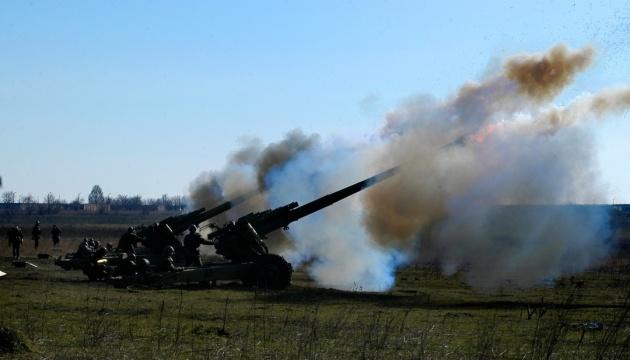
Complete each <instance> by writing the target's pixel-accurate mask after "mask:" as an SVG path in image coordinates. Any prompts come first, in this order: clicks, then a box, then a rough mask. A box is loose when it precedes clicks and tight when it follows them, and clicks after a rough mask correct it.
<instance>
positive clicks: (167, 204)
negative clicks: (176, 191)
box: [0, 185, 188, 215]
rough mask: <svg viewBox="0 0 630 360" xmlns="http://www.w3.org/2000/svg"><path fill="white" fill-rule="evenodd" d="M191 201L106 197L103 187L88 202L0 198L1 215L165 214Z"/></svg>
mask: <svg viewBox="0 0 630 360" xmlns="http://www.w3.org/2000/svg"><path fill="white" fill-rule="evenodd" d="M187 202H188V200H187V198H185V197H184V196H179V195H177V196H168V195H162V196H161V197H159V198H146V199H143V198H142V197H141V196H140V195H134V196H129V195H122V194H120V195H117V196H115V197H112V196H110V195H107V196H105V195H103V191H102V189H101V187H100V186H99V185H94V187H93V188H92V191H90V194H89V195H88V201H87V202H86V201H85V199H83V198H82V197H81V196H80V195H78V196H77V197H76V198H75V199H73V200H71V201H67V200H65V199H62V198H61V197H59V196H55V195H54V194H53V193H48V194H47V195H46V196H45V197H44V200H43V201H38V199H35V197H34V196H33V195H31V194H28V195H20V196H18V194H17V193H16V192H14V191H5V192H3V193H2V196H1V197H0V214H5V215H12V214H29V215H30V214H56V213H60V212H88V213H109V212H121V211H130V212H142V213H149V212H162V211H168V212H172V211H181V210H183V209H184V208H186V204H187Z"/></svg>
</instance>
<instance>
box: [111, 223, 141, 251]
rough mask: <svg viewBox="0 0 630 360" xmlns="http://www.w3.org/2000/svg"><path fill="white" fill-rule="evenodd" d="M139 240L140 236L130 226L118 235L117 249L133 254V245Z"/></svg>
mask: <svg viewBox="0 0 630 360" xmlns="http://www.w3.org/2000/svg"><path fill="white" fill-rule="evenodd" d="M141 241H142V238H141V237H140V236H138V235H136V232H135V229H134V228H133V226H130V227H129V229H127V232H126V233H124V234H123V236H121V237H120V241H118V247H117V250H118V251H122V252H126V253H127V254H135V253H136V251H135V247H136V246H137V245H138V243H139V242H141Z"/></svg>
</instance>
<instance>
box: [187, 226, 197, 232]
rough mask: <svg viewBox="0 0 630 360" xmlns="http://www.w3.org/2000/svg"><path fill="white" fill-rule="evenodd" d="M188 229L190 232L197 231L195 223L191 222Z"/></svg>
mask: <svg viewBox="0 0 630 360" xmlns="http://www.w3.org/2000/svg"><path fill="white" fill-rule="evenodd" d="M188 231H190V232H191V233H194V232H197V226H196V225H195V224H192V225H190V226H189V227H188Z"/></svg>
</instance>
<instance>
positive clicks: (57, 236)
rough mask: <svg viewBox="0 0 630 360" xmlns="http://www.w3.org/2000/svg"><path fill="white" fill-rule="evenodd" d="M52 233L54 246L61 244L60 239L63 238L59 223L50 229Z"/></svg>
mask: <svg viewBox="0 0 630 360" xmlns="http://www.w3.org/2000/svg"><path fill="white" fill-rule="evenodd" d="M50 235H51V236H52V241H53V246H55V247H56V246H59V241H60V240H61V229H59V228H58V227H57V225H53V227H52V230H50Z"/></svg>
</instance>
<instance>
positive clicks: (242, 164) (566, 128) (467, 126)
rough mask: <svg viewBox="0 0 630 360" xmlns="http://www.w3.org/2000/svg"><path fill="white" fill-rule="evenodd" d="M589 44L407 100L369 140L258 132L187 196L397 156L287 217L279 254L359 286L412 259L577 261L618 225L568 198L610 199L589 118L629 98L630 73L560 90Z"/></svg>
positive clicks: (593, 259)
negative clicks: (566, 94) (267, 137)
mask: <svg viewBox="0 0 630 360" xmlns="http://www.w3.org/2000/svg"><path fill="white" fill-rule="evenodd" d="M593 57H594V51H593V49H591V48H589V47H587V48H584V49H582V50H577V51H572V50H569V49H568V48H567V47H565V46H563V45H558V46H556V47H554V48H552V49H550V50H549V51H548V52H547V53H545V54H537V55H519V56H516V57H513V58H511V59H508V60H507V61H505V63H504V66H503V68H502V70H501V71H499V72H498V73H495V74H490V75H488V76H487V77H486V78H484V79H483V80H482V81H479V82H476V83H468V84H465V85H463V86H462V87H461V88H460V89H459V90H458V91H457V92H456V93H455V94H454V95H453V96H452V97H449V98H447V99H445V100H436V99H433V98H431V97H429V96H420V97H417V98H415V99H413V100H410V101H407V102H405V103H403V104H401V105H400V106H399V107H398V108H396V109H395V110H394V111H392V112H391V113H390V114H388V116H387V118H386V119H385V124H384V126H383V128H382V129H381V130H380V137H372V138H371V139H372V140H370V141H368V142H364V143H359V144H357V143H349V142H346V141H343V140H339V139H333V140H332V141H326V142H322V141H320V140H319V138H318V137H316V136H315V137H314V136H311V137H308V136H305V135H304V134H302V133H300V132H297V131H294V132H292V133H289V134H288V135H287V137H286V139H284V140H283V141H281V142H279V143H276V144H271V145H268V146H264V145H263V144H262V143H260V142H259V141H253V142H251V143H248V144H246V145H245V146H244V147H243V148H242V149H240V150H239V151H237V152H236V153H234V154H233V155H232V157H231V158H230V161H229V163H228V165H227V167H226V169H224V170H223V171H220V172H215V173H209V174H205V175H203V176H201V177H200V178H199V179H197V181H196V182H195V183H194V184H193V185H192V186H191V193H192V198H193V199H194V200H195V201H196V203H197V204H205V203H204V201H211V202H212V201H217V200H215V199H226V198H229V197H230V196H236V195H240V194H242V193H244V192H247V191H250V190H252V189H258V190H260V191H263V193H262V194H261V195H260V196H257V197H256V201H251V202H249V203H248V205H247V206H246V207H245V208H246V209H248V210H249V209H251V210H256V211H257V210H262V209H265V208H272V207H276V206H281V205H285V204H287V203H289V202H292V201H299V202H300V203H305V202H308V201H311V200H313V199H315V198H318V197H320V196H322V195H325V194H327V193H330V192H332V191H335V190H338V189H340V188H342V187H345V186H347V185H350V184H352V183H354V182H356V181H359V180H362V179H363V178H365V177H367V176H370V175H373V174H375V173H377V172H380V171H382V170H384V169H387V168H390V167H392V166H396V165H400V170H399V172H398V174H397V175H396V176H394V177H392V178H390V179H387V180H386V181H383V182H382V183H379V184H377V185H376V186H374V187H372V188H370V189H367V190H366V191H364V192H362V193H361V194H360V195H359V196H353V197H350V198H348V199H345V200H343V201H340V202H339V203H337V204H334V205H332V206H330V207H329V208H326V209H324V210H323V211H320V212H317V213H315V214H313V215H311V216H308V217H306V218H305V219H302V220H299V221H298V222H297V223H295V224H292V226H291V229H290V230H289V231H288V232H286V233H285V234H288V235H289V236H290V240H291V244H292V246H291V247H290V248H285V250H284V251H283V255H284V256H286V257H287V258H288V259H289V260H290V261H291V262H292V263H293V265H294V266H297V265H299V264H301V263H303V262H306V263H307V264H308V271H309V273H310V275H311V276H312V277H313V278H314V279H315V280H316V281H317V282H318V283H319V284H321V285H324V286H331V287H335V288H340V289H355V290H385V289H388V288H390V287H391V286H393V283H394V273H395V270H396V269H397V267H399V266H401V265H403V264H404V263H406V262H409V261H419V262H425V261H426V262H432V263H438V264H440V266H441V267H442V269H443V271H444V272H446V273H453V272H456V271H460V270H461V271H464V274H465V276H466V278H467V280H468V281H469V282H470V283H471V284H473V285H476V286H480V287H494V286H498V285H501V284H504V283H505V282H510V283H514V284H517V285H530V284H533V283H536V282H538V281H541V280H542V279H545V278H553V277H556V276H560V275H564V274H570V273H574V272H577V271H581V270H583V269H585V268H587V267H589V266H592V265H594V264H597V263H598V262H599V261H601V260H602V259H604V258H605V257H606V255H607V254H608V251H609V247H608V243H607V239H608V236H609V230H610V229H609V222H608V220H609V219H608V213H607V211H606V208H605V207H603V206H599V207H597V206H580V205H571V206H559V205H569V204H597V203H603V202H605V200H606V187H605V184H603V182H602V179H600V177H599V175H598V174H599V171H598V167H597V162H596V156H595V155H596V152H595V150H596V149H595V147H594V141H593V136H592V134H591V133H590V131H589V128H588V127H585V126H582V124H583V123H585V122H586V121H588V120H591V119H605V118H606V117H607V116H610V115H612V114H616V113H620V112H623V111H626V110H627V109H628V108H629V107H630V88H628V87H623V88H619V89H608V90H604V91H601V92H599V93H596V94H592V95H584V96H581V97H579V98H577V99H574V100H573V101H571V102H569V103H568V104H566V105H564V106H558V105H554V104H553V103H552V101H553V99H554V97H555V96H557V95H558V94H560V93H561V92H562V90H564V89H565V88H566V87H567V86H569V85H570V84H571V82H572V81H573V79H574V78H575V76H577V75H578V74H579V72H580V71H583V70H585V69H586V68H587V67H588V66H589V65H590V64H591V63H592V62H593ZM245 212H246V210H245V209H241V210H239V213H240V214H242V213H245ZM232 215H234V214H232ZM230 217H231V218H235V217H236V216H230ZM275 234H281V232H275ZM285 240H286V239H285Z"/></svg>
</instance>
